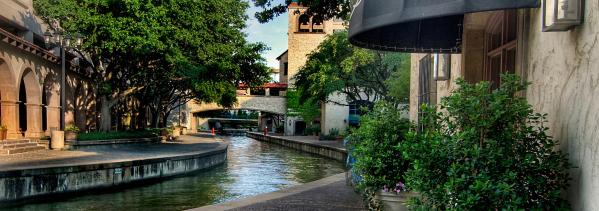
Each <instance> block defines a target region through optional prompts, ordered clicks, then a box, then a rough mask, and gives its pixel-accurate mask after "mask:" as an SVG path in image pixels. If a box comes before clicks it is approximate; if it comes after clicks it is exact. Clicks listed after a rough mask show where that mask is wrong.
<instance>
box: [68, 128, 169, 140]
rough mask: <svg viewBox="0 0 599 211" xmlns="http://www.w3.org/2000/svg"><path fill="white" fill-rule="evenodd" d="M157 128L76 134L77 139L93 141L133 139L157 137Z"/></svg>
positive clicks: (158, 132)
mask: <svg viewBox="0 0 599 211" xmlns="http://www.w3.org/2000/svg"><path fill="white" fill-rule="evenodd" d="M159 134H160V131H159V130H140V131H115V132H92V133H80V134H78V135H77V140H78V141H95V140H111V139H134V138H153V137H158V135H159Z"/></svg>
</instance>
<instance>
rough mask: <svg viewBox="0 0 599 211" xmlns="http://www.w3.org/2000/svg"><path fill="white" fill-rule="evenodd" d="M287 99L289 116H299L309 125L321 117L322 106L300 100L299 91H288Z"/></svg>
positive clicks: (309, 100)
mask: <svg viewBox="0 0 599 211" xmlns="http://www.w3.org/2000/svg"><path fill="white" fill-rule="evenodd" d="M285 98H287V116H299V117H302V119H303V120H304V121H305V122H308V123H311V122H313V121H314V119H316V118H317V117H319V116H320V104H319V103H318V102H315V101H314V100H311V99H308V100H300V96H299V93H298V92H297V91H295V90H292V89H288V90H287V94H286V95H285Z"/></svg>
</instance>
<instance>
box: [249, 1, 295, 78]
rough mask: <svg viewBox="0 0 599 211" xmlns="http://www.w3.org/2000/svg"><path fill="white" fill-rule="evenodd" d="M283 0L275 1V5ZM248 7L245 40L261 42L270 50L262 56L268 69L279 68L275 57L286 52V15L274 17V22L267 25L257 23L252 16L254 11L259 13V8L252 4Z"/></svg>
mask: <svg viewBox="0 0 599 211" xmlns="http://www.w3.org/2000/svg"><path fill="white" fill-rule="evenodd" d="M282 2H284V0H276V1H275V3H276V4H279V3H282ZM250 5H251V6H252V7H250V8H249V9H248V10H247V15H248V16H249V19H248V21H247V28H246V29H245V30H244V32H245V33H246V34H247V39H248V40H249V41H250V42H263V43H266V45H268V47H270V48H271V50H269V51H267V52H266V53H265V54H264V55H263V56H264V58H266V60H267V62H268V66H269V67H274V68H279V62H278V61H277V56H279V55H281V53H283V52H284V51H285V50H287V25H288V24H287V20H288V17H287V15H286V14H283V15H281V16H279V17H276V18H275V19H274V20H271V21H269V22H268V23H264V24H262V23H259V22H258V20H256V18H254V14H255V13H256V11H260V8H257V7H254V6H253V3H252V2H250Z"/></svg>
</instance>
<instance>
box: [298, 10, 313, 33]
mask: <svg viewBox="0 0 599 211" xmlns="http://www.w3.org/2000/svg"><path fill="white" fill-rule="evenodd" d="M297 25H298V29H297V30H298V32H310V29H311V28H312V27H311V25H310V16H309V15H307V14H301V15H300V16H299V18H298V20H297Z"/></svg>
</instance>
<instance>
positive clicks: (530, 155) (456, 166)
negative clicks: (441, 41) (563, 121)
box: [402, 75, 570, 210]
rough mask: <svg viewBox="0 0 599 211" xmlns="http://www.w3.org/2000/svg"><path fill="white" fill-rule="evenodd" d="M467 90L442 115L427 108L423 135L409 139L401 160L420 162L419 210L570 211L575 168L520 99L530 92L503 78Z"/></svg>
mask: <svg viewBox="0 0 599 211" xmlns="http://www.w3.org/2000/svg"><path fill="white" fill-rule="evenodd" d="M501 82H502V84H501V85H500V86H499V88H497V89H495V90H493V89H492V88H491V85H490V84H489V83H488V82H480V83H477V84H468V83H466V82H465V81H464V80H461V79H460V80H458V82H457V83H458V85H459V86H460V88H459V89H457V90H455V91H454V92H453V93H452V95H451V96H449V97H446V98H444V99H443V100H442V102H441V105H440V108H441V110H444V112H437V111H436V108H430V107H425V109H424V111H425V114H424V119H423V120H422V123H423V125H424V129H423V130H422V132H421V133H418V134H416V133H414V134H411V135H408V137H409V138H408V139H407V142H406V144H403V145H402V146H403V152H404V153H405V154H407V157H409V158H410V159H414V165H413V169H411V170H410V171H409V172H408V174H407V175H408V176H407V178H408V179H407V182H408V185H410V187H412V188H414V189H415V190H416V191H418V192H420V193H421V194H422V196H423V197H422V199H421V200H417V201H416V202H415V204H416V205H417V206H420V207H421V208H423V209H443V210H500V209H501V210H521V209H524V210H531V209H532V210H546V209H568V204H567V202H566V201H565V200H564V199H562V198H560V193H561V191H562V190H564V189H565V188H566V187H567V185H568V180H569V177H568V172H567V169H568V168H569V167H570V166H569V164H568V161H567V159H566V156H565V155H564V154H563V153H561V152H560V151H558V150H556V146H557V141H555V140H553V139H551V137H549V136H548V135H547V134H546V131H547V127H544V126H543V123H544V122H545V118H546V116H547V115H546V114H535V113H533V111H532V108H531V106H530V105H529V104H528V103H527V102H526V99H524V98H523V97H520V96H519V92H522V91H524V90H525V88H526V86H527V84H524V83H521V81H520V78H519V77H517V76H515V75H503V76H502V78H501Z"/></svg>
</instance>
